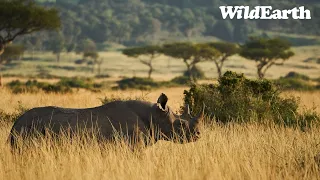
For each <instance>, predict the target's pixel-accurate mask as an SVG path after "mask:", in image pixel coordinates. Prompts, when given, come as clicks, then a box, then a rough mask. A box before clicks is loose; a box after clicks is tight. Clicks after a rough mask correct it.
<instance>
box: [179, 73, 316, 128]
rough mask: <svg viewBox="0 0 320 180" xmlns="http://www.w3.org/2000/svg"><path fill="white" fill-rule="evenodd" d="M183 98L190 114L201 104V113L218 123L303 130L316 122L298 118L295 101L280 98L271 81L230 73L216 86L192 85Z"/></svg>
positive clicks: (313, 118)
mask: <svg viewBox="0 0 320 180" xmlns="http://www.w3.org/2000/svg"><path fill="white" fill-rule="evenodd" d="M184 94H185V97H184V103H185V104H189V106H190V107H191V109H192V110H193V113H195V114H198V113H200V112H201V111H202V108H203V103H204V104H205V107H206V108H205V113H206V114H207V115H208V116H212V117H213V116H214V117H215V118H216V120H217V121H219V122H222V123H228V122H249V121H255V122H264V123H265V122H273V123H276V124H281V125H285V126H293V127H296V126H299V127H301V128H305V127H307V126H310V125H311V124H313V123H314V122H318V121H319V120H320V119H319V116H318V115H316V114H315V113H307V114H306V113H304V114H300V113H299V112H298V106H299V102H298V100H297V99H295V98H282V97H280V92H279V90H278V89H277V88H276V86H275V85H274V84H273V83H272V82H271V81H268V80H250V79H247V78H245V77H244V75H243V74H237V73H234V72H230V71H228V72H226V73H225V74H224V75H223V77H221V78H220V79H219V83H218V84H217V85H215V84H205V85H195V84H193V85H192V86H191V89H190V90H189V91H185V92H184Z"/></svg>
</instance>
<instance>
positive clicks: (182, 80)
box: [170, 76, 191, 85]
mask: <svg viewBox="0 0 320 180" xmlns="http://www.w3.org/2000/svg"><path fill="white" fill-rule="evenodd" d="M170 83H173V84H177V85H189V84H190V83H191V82H190V79H189V78H188V77H187V76H178V77H175V78H173V79H172V80H171V81H170Z"/></svg>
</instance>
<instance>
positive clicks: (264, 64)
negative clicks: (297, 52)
mask: <svg viewBox="0 0 320 180" xmlns="http://www.w3.org/2000/svg"><path fill="white" fill-rule="evenodd" d="M290 47H291V45H290V43H289V42H288V41H286V40H283V39H279V38H273V39H267V38H258V37H251V38H250V41H247V42H246V43H245V44H244V45H243V46H242V47H241V51H240V55H241V56H243V57H245V58H247V59H251V60H254V61H256V62H257V63H258V64H257V73H258V76H259V78H264V77H265V74H266V71H267V70H268V69H269V68H270V67H271V66H273V65H282V64H283V62H284V61H285V60H287V59H289V58H290V57H291V56H293V55H294V53H293V52H292V51H290Z"/></svg>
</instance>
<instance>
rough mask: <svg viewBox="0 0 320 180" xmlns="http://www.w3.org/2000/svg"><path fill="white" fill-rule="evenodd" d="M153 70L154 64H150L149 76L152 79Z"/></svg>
mask: <svg viewBox="0 0 320 180" xmlns="http://www.w3.org/2000/svg"><path fill="white" fill-rule="evenodd" d="M152 72H153V68H152V65H150V66H149V72H148V78H149V79H151V74H152Z"/></svg>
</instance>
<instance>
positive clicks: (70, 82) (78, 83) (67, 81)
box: [57, 77, 93, 89]
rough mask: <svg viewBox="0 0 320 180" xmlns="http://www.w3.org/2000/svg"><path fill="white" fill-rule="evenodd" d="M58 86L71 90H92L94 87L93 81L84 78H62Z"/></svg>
mask: <svg viewBox="0 0 320 180" xmlns="http://www.w3.org/2000/svg"><path fill="white" fill-rule="evenodd" d="M57 84H58V85H61V86H66V87H70V88H84V89H90V88H92V86H93V81H92V80H91V79H84V78H78V77H75V78H62V79H61V80H60V81H59V82H58V83H57Z"/></svg>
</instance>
